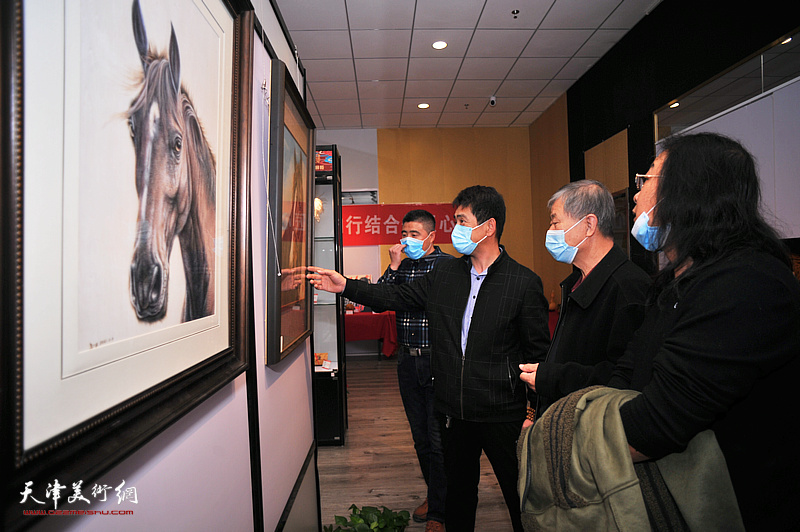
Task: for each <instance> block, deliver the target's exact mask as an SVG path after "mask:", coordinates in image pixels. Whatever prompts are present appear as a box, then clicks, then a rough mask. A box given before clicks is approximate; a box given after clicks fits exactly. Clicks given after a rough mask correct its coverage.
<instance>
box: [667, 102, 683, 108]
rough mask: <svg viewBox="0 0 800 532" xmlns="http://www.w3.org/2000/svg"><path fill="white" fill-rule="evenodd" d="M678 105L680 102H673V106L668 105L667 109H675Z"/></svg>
mask: <svg viewBox="0 0 800 532" xmlns="http://www.w3.org/2000/svg"><path fill="white" fill-rule="evenodd" d="M680 104H681V103H680V102H675V103H673V104H670V106H669V108H670V109H675V108H676V107H678V106H679V105H680Z"/></svg>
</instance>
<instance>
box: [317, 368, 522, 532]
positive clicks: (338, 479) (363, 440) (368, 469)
mask: <svg viewBox="0 0 800 532" xmlns="http://www.w3.org/2000/svg"><path fill="white" fill-rule="evenodd" d="M347 389H348V408H349V429H348V431H347V436H346V444H345V445H344V446H340V447H320V448H319V458H318V467H319V482H320V493H321V496H320V499H321V507H322V524H323V525H329V524H333V522H334V515H342V516H345V517H346V516H348V515H349V514H350V512H349V510H348V508H349V507H350V505H351V504H357V505H358V506H364V505H368V506H377V507H379V508H380V507H381V506H386V507H387V508H390V509H392V510H394V511H400V510H408V511H409V513H410V512H412V511H413V510H414V508H416V507H417V506H418V505H419V504H420V503H421V502H422V500H423V499H424V498H425V491H426V488H425V480H424V479H423V478H422V473H421V472H420V469H419V463H418V462H417V456H416V454H415V452H414V443H413V441H412V439H411V431H410V429H409V427H408V421H407V420H406V416H405V411H404V410H403V404H402V402H401V399H400V392H399V390H398V387H397V362H396V357H394V358H391V359H387V358H385V357H382V356H381V357H378V356H377V355H376V356H361V357H352V358H351V357H348V359H347ZM481 460H482V466H481V481H480V485H479V487H478V490H479V491H478V498H479V502H478V512H477V518H476V524H475V530H476V531H479V532H481V531H487V532H495V531H504V530H511V521H510V520H509V517H508V511H507V509H506V506H505V503H504V502H503V496H502V494H501V493H500V488H499V486H498V485H497V481H496V479H495V477H494V473H493V472H492V468H491V466H490V465H489V461H488V460H487V459H486V457H485V456H483V457H482V459H481ZM424 529H425V524H424V523H422V524H420V523H415V522H414V521H413V520H411V522H410V526H409V527H408V528H407V529H406V530H409V531H414V530H424Z"/></svg>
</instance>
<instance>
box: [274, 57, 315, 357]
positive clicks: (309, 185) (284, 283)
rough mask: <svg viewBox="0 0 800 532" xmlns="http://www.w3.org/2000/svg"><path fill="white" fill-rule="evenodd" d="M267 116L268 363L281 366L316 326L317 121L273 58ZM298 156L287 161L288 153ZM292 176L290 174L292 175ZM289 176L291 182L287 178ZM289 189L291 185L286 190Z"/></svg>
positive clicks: (283, 68)
mask: <svg viewBox="0 0 800 532" xmlns="http://www.w3.org/2000/svg"><path fill="white" fill-rule="evenodd" d="M269 109H270V118H269V122H270V124H269V186H268V196H269V197H268V202H269V218H268V220H267V223H268V224H269V225H270V228H269V230H268V233H267V234H268V237H267V238H268V240H269V241H270V242H269V243H268V244H267V283H266V286H267V298H266V301H267V303H266V305H267V309H266V316H267V318H266V320H267V324H266V339H267V340H266V342H267V346H266V350H265V351H266V361H265V362H266V364H267V365H273V364H277V363H279V362H280V361H281V360H283V359H284V358H285V357H286V356H287V355H289V354H290V353H291V352H292V351H293V350H294V349H295V348H296V347H297V346H298V345H299V344H300V343H301V342H302V341H303V340H305V339H306V338H307V337H308V336H309V335H310V334H311V330H312V328H313V322H312V319H313V318H312V305H311V301H312V298H311V284H310V283H309V281H308V280H307V279H306V277H305V273H306V268H307V267H308V266H309V265H310V264H311V256H312V239H311V229H312V227H313V225H312V217H313V205H312V202H313V198H312V192H313V183H314V121H313V120H312V119H311V115H310V114H309V112H308V110H307V109H306V105H305V102H304V101H303V98H302V97H301V95H300V91H299V90H298V89H297V86H296V85H295V83H294V81H293V80H292V77H291V75H289V73H288V72H287V69H286V64H285V63H283V62H282V61H280V60H279V59H273V60H272V68H271V82H270V107H269ZM298 148H299V151H300V152H302V155H300V157H301V159H302V157H304V159H302V161H301V162H302V165H301V166H302V171H300V170H299V169H298V164H297V163H298V159H297V157H295V158H294V159H293V160H292V161H288V160H286V155H285V154H286V153H290V152H291V153H293V154H297V153H298ZM290 174H291V175H290ZM289 177H291V182H289V181H288V178H289ZM287 185H290V186H288V188H287Z"/></svg>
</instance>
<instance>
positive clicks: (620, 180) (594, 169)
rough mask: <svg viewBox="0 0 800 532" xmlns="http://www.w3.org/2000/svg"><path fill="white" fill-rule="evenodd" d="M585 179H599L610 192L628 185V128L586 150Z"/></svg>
mask: <svg viewBox="0 0 800 532" xmlns="http://www.w3.org/2000/svg"><path fill="white" fill-rule="evenodd" d="M584 160H585V164H586V179H594V180H595V181H600V182H601V183H603V184H604V185H605V186H606V187H608V190H610V191H611V192H612V193H613V192H617V191H618V190H622V189H624V188H627V187H628V182H629V180H630V175H629V172H628V130H627V129H623V130H622V131H620V132H619V133H617V134H616V135H614V136H613V137H611V138H610V139H608V140H605V141H604V142H601V143H600V144H598V145H597V146H594V147H593V148H591V149H589V150H587V151H586V153H585V154H584Z"/></svg>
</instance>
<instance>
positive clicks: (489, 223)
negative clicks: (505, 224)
mask: <svg viewBox="0 0 800 532" xmlns="http://www.w3.org/2000/svg"><path fill="white" fill-rule="evenodd" d="M496 234H497V220H495V219H494V218H489V219H488V220H486V236H492V235H496Z"/></svg>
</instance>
